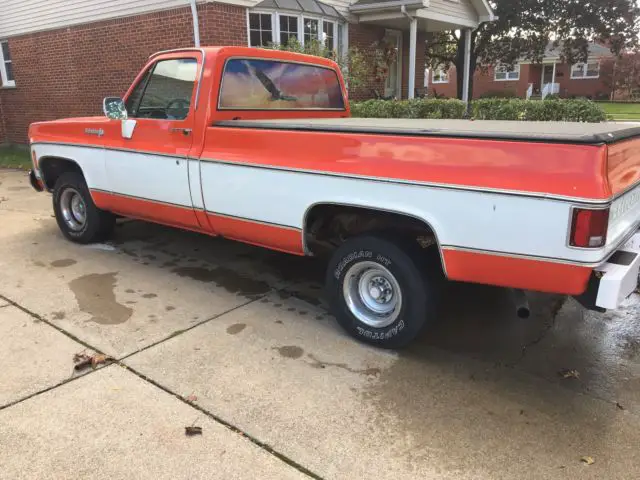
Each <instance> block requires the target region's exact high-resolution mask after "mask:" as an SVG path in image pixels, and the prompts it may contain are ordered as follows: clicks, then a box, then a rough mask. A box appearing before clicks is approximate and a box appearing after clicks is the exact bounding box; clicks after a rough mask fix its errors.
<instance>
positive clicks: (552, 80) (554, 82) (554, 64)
mask: <svg viewBox="0 0 640 480" xmlns="http://www.w3.org/2000/svg"><path fill="white" fill-rule="evenodd" d="M551 93H552V94H555V93H556V62H553V77H551Z"/></svg>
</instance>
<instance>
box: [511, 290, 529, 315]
mask: <svg viewBox="0 0 640 480" xmlns="http://www.w3.org/2000/svg"><path fill="white" fill-rule="evenodd" d="M511 296H512V298H513V304H514V306H515V307H516V315H518V318H529V317H530V316H531V309H530V308H529V301H528V300H527V295H526V294H525V293H524V290H520V289H519V288H514V289H512V290H511Z"/></svg>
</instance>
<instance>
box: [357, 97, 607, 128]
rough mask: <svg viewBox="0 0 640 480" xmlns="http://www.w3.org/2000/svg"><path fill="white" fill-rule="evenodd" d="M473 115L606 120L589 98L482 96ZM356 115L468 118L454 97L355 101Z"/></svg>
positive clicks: (473, 108) (538, 119)
mask: <svg viewBox="0 0 640 480" xmlns="http://www.w3.org/2000/svg"><path fill="white" fill-rule="evenodd" d="M470 110H471V112H470V114H471V117H472V118H474V119H477V120H525V121H563V122H589V123H597V122H603V121H605V120H606V119H607V116H606V114H605V112H604V110H603V109H602V108H601V107H600V106H599V105H598V104H596V103H594V102H591V101H589V100H545V101H540V100H521V99H504V98H499V99H496V98H493V99H479V100H474V101H473V102H471V109H470ZM351 113H352V115H353V116H354V117H367V118H431V119H442V118H465V116H466V115H465V104H464V102H462V101H460V100H452V99H447V100H444V99H418V100H401V101H385V100H367V101H365V102H359V103H352V104H351Z"/></svg>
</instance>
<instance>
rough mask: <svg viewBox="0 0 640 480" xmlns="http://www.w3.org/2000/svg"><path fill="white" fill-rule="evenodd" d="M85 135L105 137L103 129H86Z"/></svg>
mask: <svg viewBox="0 0 640 480" xmlns="http://www.w3.org/2000/svg"><path fill="white" fill-rule="evenodd" d="M84 133H85V134H87V135H97V136H99V137H101V136H102V135H104V130H103V129H101V128H85V129H84Z"/></svg>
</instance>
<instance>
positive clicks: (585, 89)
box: [429, 64, 611, 98]
mask: <svg viewBox="0 0 640 480" xmlns="http://www.w3.org/2000/svg"><path fill="white" fill-rule="evenodd" d="M605 75H606V73H605V72H604V71H601V76H600V78H598V79H593V80H572V79H571V69H570V67H569V65H566V64H563V65H560V64H558V65H556V82H557V83H559V84H560V94H561V96H563V97H573V96H585V97H591V98H595V96H596V95H597V94H598V93H601V94H605V95H609V94H610V93H611V89H610V88H609V87H608V86H607V82H606V81H605V77H604V76H605ZM541 76H542V67H541V66H540V65H529V64H526V65H520V80H518V81H505V82H496V81H495V80H494V71H493V68H489V70H488V71H487V72H486V73H483V72H481V71H480V70H478V71H476V73H475V74H474V77H473V78H474V86H473V97H474V98H478V97H480V96H482V95H483V94H487V93H490V92H501V91H510V92H511V91H514V92H516V94H517V96H518V97H520V98H526V96H527V89H528V88H529V83H535V84H536V86H539V85H540V81H541ZM456 85H457V81H456V69H455V67H452V68H451V69H450V70H449V83H447V84H430V85H429V92H430V94H432V92H433V91H434V89H435V91H436V92H437V93H438V94H440V95H446V96H447V97H450V98H456V96H457V90H456Z"/></svg>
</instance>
